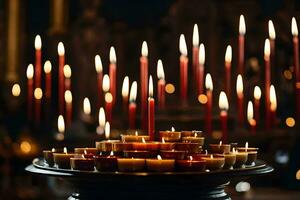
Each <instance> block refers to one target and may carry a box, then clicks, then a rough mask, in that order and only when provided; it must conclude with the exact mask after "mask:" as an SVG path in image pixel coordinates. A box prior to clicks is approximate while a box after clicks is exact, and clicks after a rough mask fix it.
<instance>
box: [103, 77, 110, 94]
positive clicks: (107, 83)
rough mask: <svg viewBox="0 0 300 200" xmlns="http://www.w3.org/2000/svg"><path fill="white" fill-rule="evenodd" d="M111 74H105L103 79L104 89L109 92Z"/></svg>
mask: <svg viewBox="0 0 300 200" xmlns="http://www.w3.org/2000/svg"><path fill="white" fill-rule="evenodd" d="M109 82H110V80H109V76H108V75H107V74H105V75H104V76H103V80H102V89H103V91H104V92H108V91H109V88H110V85H109Z"/></svg>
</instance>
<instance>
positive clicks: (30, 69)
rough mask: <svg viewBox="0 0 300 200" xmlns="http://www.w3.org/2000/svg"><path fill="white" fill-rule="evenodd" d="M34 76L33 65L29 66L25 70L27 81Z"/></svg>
mask: <svg viewBox="0 0 300 200" xmlns="http://www.w3.org/2000/svg"><path fill="white" fill-rule="evenodd" d="M33 74H34V70H33V65H32V64H29V65H28V67H27V70H26V76H27V79H32V78H33Z"/></svg>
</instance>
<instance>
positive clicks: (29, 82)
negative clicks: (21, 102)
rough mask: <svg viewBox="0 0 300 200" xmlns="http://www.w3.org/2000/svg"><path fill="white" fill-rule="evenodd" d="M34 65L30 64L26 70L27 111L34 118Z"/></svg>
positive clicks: (29, 117)
mask: <svg viewBox="0 0 300 200" xmlns="http://www.w3.org/2000/svg"><path fill="white" fill-rule="evenodd" d="M33 74H34V71H33V65H32V64H29V65H28V67H27V70H26V76H27V113H28V119H29V120H32V101H33Z"/></svg>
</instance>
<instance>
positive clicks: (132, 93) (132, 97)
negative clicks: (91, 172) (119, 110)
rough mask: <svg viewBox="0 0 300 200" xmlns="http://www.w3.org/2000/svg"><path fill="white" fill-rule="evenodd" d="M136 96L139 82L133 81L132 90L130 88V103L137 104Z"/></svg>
mask: <svg viewBox="0 0 300 200" xmlns="http://www.w3.org/2000/svg"><path fill="white" fill-rule="evenodd" d="M136 95H137V82H136V81H133V83H132V84H131V88H130V95H129V101H130V102H135V100H136Z"/></svg>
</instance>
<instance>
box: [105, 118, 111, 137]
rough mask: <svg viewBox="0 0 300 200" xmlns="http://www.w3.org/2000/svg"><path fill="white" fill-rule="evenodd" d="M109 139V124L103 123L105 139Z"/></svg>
mask: <svg viewBox="0 0 300 200" xmlns="http://www.w3.org/2000/svg"><path fill="white" fill-rule="evenodd" d="M109 138H110V124H109V122H106V123H105V139H107V140H108V139H109Z"/></svg>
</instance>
